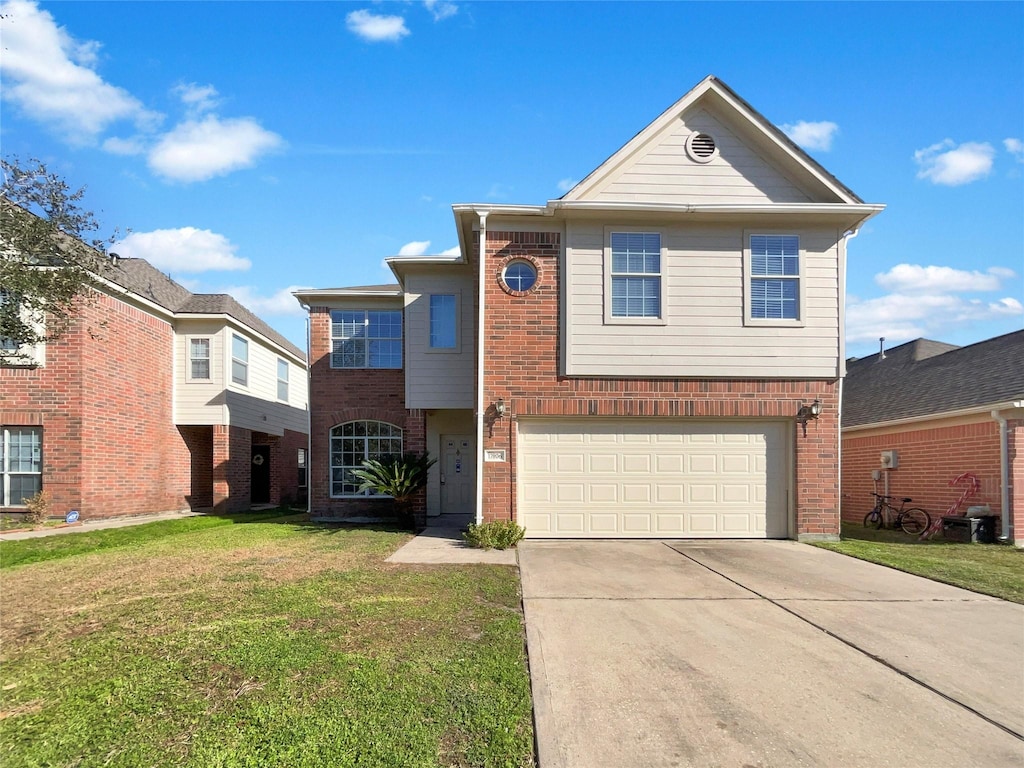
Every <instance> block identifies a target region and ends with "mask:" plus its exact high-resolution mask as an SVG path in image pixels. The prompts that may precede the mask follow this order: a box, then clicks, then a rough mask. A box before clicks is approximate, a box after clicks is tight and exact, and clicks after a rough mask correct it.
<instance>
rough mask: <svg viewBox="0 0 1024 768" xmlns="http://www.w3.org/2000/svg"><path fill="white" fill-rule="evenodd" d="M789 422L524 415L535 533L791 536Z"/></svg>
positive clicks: (526, 514)
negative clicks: (788, 508)
mask: <svg viewBox="0 0 1024 768" xmlns="http://www.w3.org/2000/svg"><path fill="white" fill-rule="evenodd" d="M786 434H787V429H786V425H785V424H782V423H777V422H762V423H757V422H743V423H733V422H691V421H681V420H676V421H670V420H663V419H659V420H646V419H628V420H627V419H607V420H592V419H575V420H573V419H562V420H557V421H556V420H549V419H520V421H519V444H518V451H519V457H518V458H519V461H518V494H517V508H518V516H519V523H520V525H523V526H524V527H525V528H526V535H527V536H528V537H531V538H785V537H786V536H787V533H788V526H787V517H788V515H787V512H786V506H787V504H786V498H787V497H786V487H787V483H786V477H787V475H788V469H787V467H788V464H789V462H788V461H787V455H788V453H787V449H786V439H785V436H786Z"/></svg>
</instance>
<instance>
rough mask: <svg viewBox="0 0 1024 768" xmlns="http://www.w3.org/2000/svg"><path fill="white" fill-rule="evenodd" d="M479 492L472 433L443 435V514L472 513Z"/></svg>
mask: <svg viewBox="0 0 1024 768" xmlns="http://www.w3.org/2000/svg"><path fill="white" fill-rule="evenodd" d="M475 495H476V451H475V450H474V448H473V437H472V435H441V514H443V515H451V514H463V513H472V512H473V500H474V498H475Z"/></svg>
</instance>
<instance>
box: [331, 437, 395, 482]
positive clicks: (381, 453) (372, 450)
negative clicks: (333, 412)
mask: <svg viewBox="0 0 1024 768" xmlns="http://www.w3.org/2000/svg"><path fill="white" fill-rule="evenodd" d="M401 455H402V428H401V427H396V426H395V425H394V424H388V423H387V422H384V421H350V422H348V423H347V424H339V425H338V426H337V427H334V428H333V429H331V496H373V495H375V494H374V492H373V491H370V490H366V491H361V490H359V486H360V485H361V483H360V481H359V480H358V478H356V477H355V476H354V475H353V474H352V470H354V469H361V468H362V466H363V462H364V461H365V460H366V459H378V460H380V459H387V458H391V457H394V456H401Z"/></svg>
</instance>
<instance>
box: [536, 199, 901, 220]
mask: <svg viewBox="0 0 1024 768" xmlns="http://www.w3.org/2000/svg"><path fill="white" fill-rule="evenodd" d="M548 205H550V206H552V207H553V208H554V209H556V210H566V211H586V210H592V211H652V212H656V213H740V214H750V213H798V214H832V215H844V214H850V213H860V214H864V215H866V216H874V215H876V214H878V213H880V212H881V211H884V210H885V206H884V205H881V204H873V203H643V202H633V201H623V202H606V201H602V200H564V199H562V200H551V201H550V202H549V203H548Z"/></svg>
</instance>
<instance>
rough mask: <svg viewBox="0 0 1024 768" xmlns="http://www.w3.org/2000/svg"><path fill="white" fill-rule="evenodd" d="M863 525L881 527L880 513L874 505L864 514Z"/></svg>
mask: <svg viewBox="0 0 1024 768" xmlns="http://www.w3.org/2000/svg"><path fill="white" fill-rule="evenodd" d="M864 527H865V528H874V529H876V530H877V529H879V528H881V527H882V513H881V512H879V511H878V507H875V508H874V509H872V510H871V511H870V512H868V513H867V514H866V515H865V516H864Z"/></svg>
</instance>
